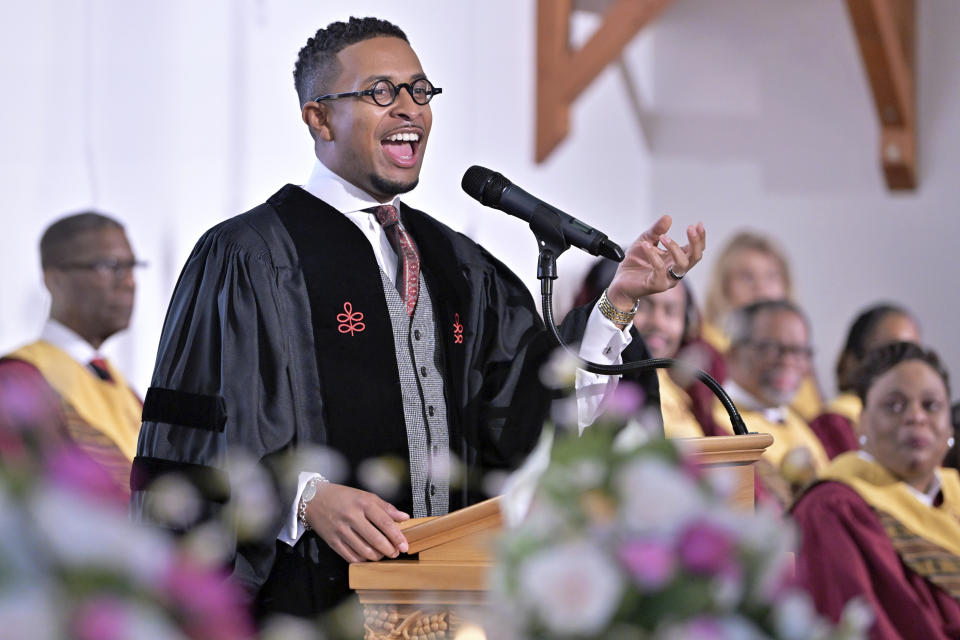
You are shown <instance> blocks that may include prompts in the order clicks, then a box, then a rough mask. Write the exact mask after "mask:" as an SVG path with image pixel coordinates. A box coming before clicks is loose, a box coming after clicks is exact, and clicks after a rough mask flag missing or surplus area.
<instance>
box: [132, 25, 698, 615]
mask: <svg viewBox="0 0 960 640" xmlns="http://www.w3.org/2000/svg"><path fill="white" fill-rule="evenodd" d="M294 78H295V84H296V87H297V92H298V96H299V99H300V105H301V109H302V116H303V120H304V122H305V123H306V124H307V125H308V127H309V129H310V133H311V136H312V137H313V139H314V142H315V152H316V155H317V159H318V163H317V165H316V166H315V169H314V174H313V175H312V176H311V178H310V181H309V182H308V183H307V185H304V187H302V188H301V187H296V186H292V185H287V186H285V187H283V188H282V189H281V190H280V191H278V192H277V193H276V194H274V195H273V196H272V197H271V198H270V199H269V200H268V201H267V202H266V203H265V204H263V205H260V206H258V207H256V208H255V209H253V210H251V211H249V212H247V213H244V214H242V215H240V216H237V217H235V218H232V219H230V220H228V221H226V222H224V223H222V224H220V225H218V226H216V227H214V228H213V229H211V230H210V231H208V232H207V233H206V234H205V235H204V236H203V237H202V238H201V239H200V241H199V242H198V244H197V246H196V247H195V248H194V251H193V253H192V254H191V256H190V258H189V259H188V261H187V264H186V266H185V267H184V270H183V272H182V274H181V276H180V280H179V282H178V283H177V287H176V291H175V292H174V296H173V300H172V301H171V304H170V308H169V311H168V313H167V318H166V321H165V323H164V330H163V335H162V337H161V341H160V347H159V353H158V356H157V364H156V369H155V372H154V376H153V380H152V382H151V388H150V389H149V391H148V393H147V397H146V400H145V405H144V413H143V417H144V423H143V428H142V430H141V435H140V443H139V448H138V457H137V459H136V461H135V463H134V472H133V475H132V479H131V485H132V488H133V490H134V496H133V512H134V515H135V517H139V518H142V519H151V517H152V515H153V514H152V512H151V510H150V503H151V489H150V484H151V482H152V481H153V480H155V479H156V478H158V477H160V476H162V475H164V474H166V473H168V472H171V471H172V472H179V473H182V474H184V475H185V476H187V477H189V478H191V479H192V480H194V481H195V483H196V485H197V486H198V487H200V488H201V489H202V491H203V492H204V497H205V498H206V500H207V502H208V504H207V506H208V510H209V511H213V512H215V511H217V510H218V509H222V508H223V505H226V504H229V501H230V499H231V490H232V489H234V488H235V483H236V481H237V480H236V478H234V477H230V474H229V473H225V471H224V467H225V457H226V454H227V453H228V450H230V449H235V448H239V449H241V450H243V451H244V452H245V453H246V454H247V455H250V456H253V457H254V458H255V459H257V460H259V461H261V462H263V463H264V466H265V467H268V468H271V469H274V470H275V469H276V465H272V464H271V463H272V462H275V461H276V460H278V459H279V458H280V457H281V456H283V455H284V454H287V453H289V452H290V451H293V450H297V449H298V448H303V447H306V446H308V445H317V444H321V445H325V446H327V447H330V448H331V449H334V450H336V451H337V452H339V453H340V454H342V455H343V456H344V458H345V460H346V463H347V464H346V467H347V470H346V473H345V474H344V475H343V477H338V478H324V477H323V475H322V474H325V473H327V472H328V470H327V469H304V470H301V471H304V472H305V473H301V474H300V479H299V482H298V483H296V485H297V486H289V487H288V486H286V485H284V483H283V482H281V481H280V480H281V479H280V478H279V475H280V474H277V476H278V486H277V498H276V499H277V502H278V504H280V505H281V507H280V508H281V511H287V512H288V516H287V517H286V523H284V522H283V521H282V519H281V518H278V519H277V522H276V526H275V527H272V528H270V529H269V531H270V534H271V537H270V539H268V540H262V541H259V542H255V543H251V542H244V543H243V544H239V545H238V546H237V549H236V554H235V558H234V564H233V575H234V578H235V579H237V580H239V581H240V582H242V583H243V584H244V585H246V586H247V587H248V588H249V589H250V592H251V594H253V595H254V596H255V598H256V601H257V608H258V611H259V612H260V613H261V614H263V613H268V612H273V611H282V612H288V613H293V614H297V615H311V614H313V613H316V612H318V611H322V610H324V609H326V608H329V607H330V606H332V605H334V604H336V603H337V602H338V601H339V600H341V599H342V598H343V596H344V595H345V594H346V593H347V592H348V588H347V561H350V562H357V561H363V560H377V559H380V558H381V557H384V556H386V557H396V556H397V555H398V554H399V553H402V552H404V551H405V550H406V542H405V540H404V538H403V535H402V534H401V533H400V530H399V528H398V527H397V525H396V522H397V521H401V520H404V519H406V518H408V517H409V515H408V514H409V513H413V515H415V516H418V515H440V514H442V513H444V512H446V511H447V510H454V509H458V508H461V507H464V506H467V505H469V504H472V503H474V502H476V501H477V500H479V499H481V498H482V497H484V496H483V494H482V491H481V488H480V486H479V483H478V482H477V478H478V477H479V472H480V471H482V470H488V469H509V468H512V467H514V466H515V465H516V464H517V463H518V462H519V461H520V460H522V458H523V457H524V455H525V454H526V453H527V452H529V450H530V449H531V448H532V447H533V445H534V443H535V441H536V440H537V437H538V435H539V432H540V426H541V425H542V423H543V419H544V417H545V415H546V412H547V408H548V405H549V401H550V394H549V393H548V392H547V391H546V390H545V389H544V388H543V387H542V385H541V383H540V380H539V376H538V371H539V368H540V366H541V365H542V364H543V362H544V360H545V358H546V356H547V354H548V353H549V351H550V349H551V345H550V343H549V339H548V336H547V333H546V331H545V330H544V327H543V324H542V322H541V320H540V318H539V316H538V314H537V310H536V307H535V305H534V302H533V300H532V298H531V296H530V294H529V292H528V290H527V289H526V287H525V286H524V285H523V283H522V282H521V281H520V280H519V279H518V278H517V277H516V276H515V275H514V274H512V273H511V272H510V271H509V270H508V269H507V268H506V267H505V266H504V265H503V264H501V263H500V262H499V261H497V260H496V259H495V258H493V257H492V256H490V255H489V254H488V253H487V252H486V251H484V249H483V248H481V247H480V246H479V245H477V244H476V243H474V242H473V241H471V240H470V239H468V238H466V237H465V236H463V235H461V234H458V233H456V232H454V231H452V230H451V229H449V228H448V227H446V226H444V225H443V224H441V223H440V222H438V221H437V220H435V219H433V218H431V217H430V216H428V215H427V214H425V213H423V212H420V211H417V210H414V209H411V208H409V207H407V206H406V205H405V204H404V203H402V202H401V201H400V200H399V197H398V194H401V193H406V192H407V191H410V190H411V189H413V188H414V187H415V186H416V184H417V180H418V176H419V171H420V165H421V163H422V160H423V154H424V150H425V148H426V143H427V138H428V136H429V133H430V127H431V122H432V114H431V110H430V105H429V103H430V100H431V98H432V97H433V96H434V95H436V94H437V93H439V90H438V89H434V88H433V86H432V85H431V84H430V83H429V81H427V80H426V75H425V74H424V72H423V70H422V68H421V66H420V62H419V60H418V59H417V56H416V54H415V53H414V52H413V50H412V49H411V48H410V45H409V44H408V42H407V39H406V36H405V35H404V34H403V32H402V31H401V30H400V29H399V28H397V27H396V26H394V25H392V24H390V23H387V22H384V21H381V20H376V19H373V18H365V19H354V18H351V19H350V21H349V22H347V23H342V22H339V23H333V24H331V25H329V26H328V27H327V28H325V29H321V30H320V31H319V32H318V33H317V35H316V36H315V37H314V38H311V39H310V40H309V41H308V43H307V45H306V46H305V47H304V48H303V50H301V52H300V56H299V59H298V62H297V65H296V69H295V72H294ZM397 213H398V214H399V222H397V220H396V219H393V220H391V219H389V218H390V215H395V214H397ZM669 226H670V220H669V218H668V217H666V216H664V217H663V218H661V219H660V220H658V221H657V223H656V224H655V225H654V226H653V227H652V228H651V229H650V230H649V231H647V232H645V233H644V234H643V235H642V236H641V237H640V238H639V239H638V240H637V241H636V242H635V243H634V244H633V245H632V246H631V247H630V249H629V251H628V252H627V257H626V259H625V260H624V261H623V263H622V264H621V266H620V268H619V269H618V271H617V274H616V276H615V278H614V281H613V283H612V284H611V286H610V288H609V290H608V292H607V293H606V294H605V298H604V299H605V304H606V307H604V308H605V309H606V311H604V312H603V313H601V311H599V310H598V309H597V308H596V306H595V305H591V306H588V307H585V308H582V309H577V310H575V311H574V312H572V313H571V314H570V315H569V316H568V318H567V320H566V321H565V323H564V327H563V330H564V333H565V335H566V336H568V337H569V338H571V339H576V340H580V339H581V338H583V341H584V345H587V344H588V343H590V344H592V345H593V347H592V350H591V347H587V346H585V347H582V348H581V354H583V355H591V356H594V353H595V354H596V355H595V357H596V358H598V359H606V360H607V361H608V362H611V363H612V362H616V361H618V360H619V359H620V357H621V353H622V354H623V356H624V357H625V358H626V359H636V358H637V357H642V356H645V355H646V350H645V348H644V347H643V344H642V341H641V340H639V339H637V340H636V341H635V342H633V344H632V345H631V344H630V334H629V332H628V331H627V330H625V327H627V326H629V320H628V321H626V322H616V320H618V319H622V317H623V316H624V315H629V311H628V310H629V309H630V308H631V305H633V304H634V301H635V300H637V299H638V298H639V297H641V296H643V295H646V294H648V293H652V292H656V291H661V290H664V289H667V288H669V287H670V286H673V285H674V284H675V283H676V278H678V275H677V274H679V277H682V274H683V273H685V272H686V271H687V270H688V269H690V268H691V267H692V266H693V265H695V264H696V263H697V262H698V261H699V260H700V257H701V255H702V251H703V247H704V238H705V234H704V231H703V227H702V225H697V226H695V227H693V226H692V227H690V228H688V230H687V236H688V240H689V244H688V245H687V246H685V247H682V248H681V247H680V246H679V245H678V244H677V243H675V242H674V241H673V240H671V239H669V238H668V237H667V236H666V235H664V234H665V233H666V231H667V230H668V229H669ZM661 244H662V246H663V247H664V248H663V249H660V248H658V246H659V245H661ZM670 270H672V275H671V274H670V273H669V271H670ZM395 283H396V284H395ZM395 289H396V290H395ZM411 293H412V296H411ZM426 303H428V304H426ZM611 309H612V310H611ZM585 349H586V351H585ZM641 380H642V381H643V382H644V383H645V386H646V387H647V390H648V395H649V397H650V399H651V401H653V402H656V379H655V377H654V376H644V377H641ZM593 382H594V383H596V384H598V385H599V386H601V387H602V388H603V389H604V390H606V391H608V390H609V389H610V388H611V387H612V386H613V385H615V380H613V381H612V382H611V381H610V380H607V379H603V378H602V377H601V379H600V380H599V381H596V380H595V381H593ZM590 384H592V383H591V382H589V381H587V382H584V383H579V384H578V390H580V391H582V389H583V388H584V387H586V386H589V385H590ZM601 395H602V394H601ZM587 404H588V405H589V402H588V403H587ZM593 404H594V405H595V404H596V403H595V402H594V403H593ZM586 413H587V421H589V420H590V418H591V416H592V415H593V413H594V412H593V411H592V410H588V411H587V412H586ZM383 457H392V458H395V459H400V460H402V461H403V462H404V463H405V464H406V465H407V466H408V468H409V475H410V478H409V482H408V483H407V484H406V485H405V486H404V487H403V489H402V490H401V491H400V492H399V493H398V494H397V495H395V496H392V497H391V501H390V502H387V501H386V500H385V499H383V498H382V497H380V496H378V495H375V494H374V493H372V492H368V491H364V490H362V489H361V488H360V487H361V486H365V485H363V483H362V482H361V481H360V478H359V477H358V471H359V468H360V465H361V464H362V463H363V461H365V460H369V459H374V458H383ZM442 458H447V459H449V458H455V459H457V460H459V461H460V463H461V464H462V465H463V467H464V468H465V469H466V473H465V478H466V480H465V481H464V482H463V483H462V484H461V485H459V486H455V485H454V484H452V483H450V484H448V483H447V481H446V480H444V478H443V477H442V474H441V473H439V472H437V470H436V468H435V467H436V465H435V463H436V461H437V460H440V459H442ZM330 480H334V481H330ZM274 538H276V539H274Z"/></svg>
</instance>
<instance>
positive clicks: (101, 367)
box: [88, 358, 113, 382]
mask: <svg viewBox="0 0 960 640" xmlns="http://www.w3.org/2000/svg"><path fill="white" fill-rule="evenodd" d="M88 364H89V365H90V368H91V369H93V372H94V373H95V374H97V377H98V378H100V379H101V380H103V381H105V382H113V376H112V375H110V369H109V367H107V361H106V360H104V359H103V358H94V359H93V360H91V361H90V362H89V363H88Z"/></svg>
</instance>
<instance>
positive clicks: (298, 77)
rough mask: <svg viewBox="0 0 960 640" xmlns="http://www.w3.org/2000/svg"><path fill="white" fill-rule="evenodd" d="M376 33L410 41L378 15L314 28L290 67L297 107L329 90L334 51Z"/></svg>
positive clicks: (335, 68) (337, 68) (334, 65)
mask: <svg viewBox="0 0 960 640" xmlns="http://www.w3.org/2000/svg"><path fill="white" fill-rule="evenodd" d="M379 36H387V37H391V38H400V39H401V40H403V41H404V42H408V43H409V42H410V41H409V40H407V35H406V34H405V33H404V32H403V31H402V30H401V29H400V27H398V26H397V25H395V24H393V23H391V22H387V21H386V20H380V19H379V18H354V17H351V18H350V20H349V21H347V22H331V23H330V24H328V25H327V26H326V27H324V28H323V29H320V30H319V31H317V33H316V34H315V35H314V36H313V37H312V38H310V39H309V40H307V44H306V45H304V47H303V48H302V49H300V53H299V54H298V55H297V64H296V65H295V66H294V68H293V83H294V86H296V88H297V97H299V98H300V106H301V107H302V106H303V105H305V104H306V103H308V102H310V101H311V100H313V99H314V98H316V97H317V96H320V95H323V94H325V93H329V91H328V90H327V89H328V88H329V86H330V85H331V83H333V81H334V80H335V79H336V77H337V76H338V75H339V74H340V64H339V63H338V62H337V54H338V53H339V52H340V51H341V50H342V49H343V48H345V47H348V46H350V45H351V44H356V43H357V42H363V41H364V40H369V39H370V38H376V37H379Z"/></svg>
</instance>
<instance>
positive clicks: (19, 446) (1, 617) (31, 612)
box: [0, 389, 254, 640]
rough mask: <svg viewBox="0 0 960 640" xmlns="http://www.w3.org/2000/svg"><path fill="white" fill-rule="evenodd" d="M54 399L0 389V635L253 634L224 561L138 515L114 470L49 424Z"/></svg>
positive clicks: (40, 639) (157, 637)
mask: <svg viewBox="0 0 960 640" xmlns="http://www.w3.org/2000/svg"><path fill="white" fill-rule="evenodd" d="M5 391H10V389H5ZM49 400H50V399H46V398H42V399H35V398H31V397H28V396H27V395H25V394H24V393H19V392H18V393H12V394H11V393H3V394H0V405H2V406H0V409H2V410H0V442H2V446H0V636H2V637H3V638H5V639H6V640H20V639H24V640H26V639H28V638H29V639H30V640H46V639H48V638H49V639H51V640H53V639H57V640H60V639H74V640H127V639H130V638H137V639H138V640H166V639H188V638H192V639H197V640H199V639H204V640H221V639H222V640H228V639H229V640H242V639H244V638H252V637H253V635H254V629H253V623H252V620H251V619H250V616H249V614H248V613H247V608H246V597H245V596H244V594H243V593H242V592H241V590H240V587H239V586H237V585H236V584H234V583H233V582H231V581H229V580H227V576H226V573H225V571H224V570H222V569H221V568H220V566H222V565H219V564H218V565H213V564H211V563H210V562H208V561H205V559H204V558H203V557H202V556H198V555H196V554H193V553H191V552H190V551H189V549H188V547H187V546H185V545H178V544H177V543H176V541H175V540H174V539H173V538H172V537H170V536H168V535H166V534H164V533H162V532H160V531H159V530H156V529H151V528H148V527H145V526H142V525H138V524H135V523H133V522H131V521H130V519H129V517H128V515H127V501H126V495H125V494H123V493H122V492H118V490H117V486H116V484H115V483H114V482H113V481H112V479H111V477H110V476H109V474H108V472H107V471H106V470H105V469H104V468H103V467H101V466H100V465H99V464H97V462H95V461H94V460H93V458H91V457H90V456H89V455H88V454H87V453H86V452H84V451H83V450H81V449H79V448H77V447H74V446H71V445H70V444H68V443H66V442H64V441H63V440H62V439H59V438H57V437H56V434H55V433H53V432H52V431H51V429H50V428H49V425H51V424H53V422H52V421H50V420H46V419H44V415H43V411H45V409H44V407H50V406H56V405H55V404H51V403H50V402H49ZM185 502H186V503H187V505H188V507H189V502H190V501H189V499H186V500H185ZM171 508H172V507H171Z"/></svg>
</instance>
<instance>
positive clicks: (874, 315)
mask: <svg viewBox="0 0 960 640" xmlns="http://www.w3.org/2000/svg"><path fill="white" fill-rule="evenodd" d="M892 342H916V343H919V342H920V326H919V325H918V323H917V321H916V320H915V319H914V318H913V316H912V315H910V313H909V312H908V311H907V310H906V309H904V308H902V307H898V306H896V305H892V304H878V305H874V306H872V307H868V308H867V309H864V310H863V311H862V312H860V314H859V315H857V317H856V318H855V319H854V321H853V324H852V325H850V331H849V332H848V333H847V340H846V342H845V343H844V345H843V350H842V351H841V352H840V357H839V359H838V360H837V369H836V371H837V391H839V395H838V396H837V397H836V398H834V399H833V401H832V402H831V403H830V404H829V406H827V408H826V409H825V411H824V413H822V414H820V415H819V416H817V418H816V419H815V420H812V421H811V422H810V428H811V429H813V430H814V432H815V433H816V434H817V437H819V438H820V442H822V443H823V447H824V449H826V450H827V455H829V456H830V457H831V458H833V457H834V456H837V455H839V454H841V453H843V452H844V451H852V450H854V449H857V436H856V425H857V421H858V420H859V419H860V410H861V409H862V408H863V403H861V402H860V398H859V397H858V396H857V394H856V384H857V380H856V375H857V371H858V370H859V368H860V365H861V364H862V362H863V358H864V356H865V355H866V354H867V353H868V352H870V351H872V350H873V349H875V348H877V347H879V346H882V345H885V344H890V343H892Z"/></svg>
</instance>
